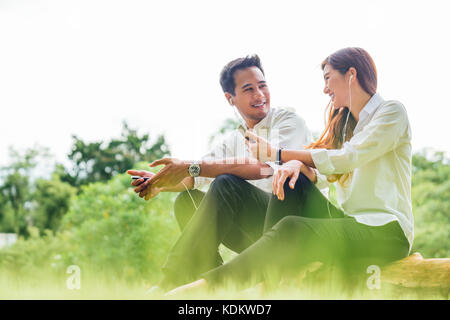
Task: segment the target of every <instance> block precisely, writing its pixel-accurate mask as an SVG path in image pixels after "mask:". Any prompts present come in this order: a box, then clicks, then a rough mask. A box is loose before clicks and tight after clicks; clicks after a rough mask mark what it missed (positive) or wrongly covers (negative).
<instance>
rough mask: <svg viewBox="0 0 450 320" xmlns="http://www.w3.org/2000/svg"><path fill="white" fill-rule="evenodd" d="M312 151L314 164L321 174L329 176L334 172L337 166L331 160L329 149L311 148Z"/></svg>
mask: <svg viewBox="0 0 450 320" xmlns="http://www.w3.org/2000/svg"><path fill="white" fill-rule="evenodd" d="M310 152H311V158H312V159H313V162H314V165H315V166H316V168H317V170H319V172H320V173H321V174H324V175H327V176H328V175H331V174H333V173H334V170H335V168H334V166H333V164H332V163H331V161H330V157H329V156H328V150H327V149H311V150H310Z"/></svg>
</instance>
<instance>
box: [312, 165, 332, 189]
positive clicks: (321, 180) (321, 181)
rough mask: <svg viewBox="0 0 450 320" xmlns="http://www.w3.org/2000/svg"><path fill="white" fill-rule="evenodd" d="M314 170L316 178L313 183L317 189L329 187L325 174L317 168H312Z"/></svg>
mask: <svg viewBox="0 0 450 320" xmlns="http://www.w3.org/2000/svg"><path fill="white" fill-rule="evenodd" d="M314 171H315V172H316V178H317V180H316V183H315V185H316V187H317V189H325V188H327V187H329V186H330V182H328V180H327V176H325V175H323V174H320V172H319V170H317V169H314Z"/></svg>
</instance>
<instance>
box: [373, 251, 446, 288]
mask: <svg viewBox="0 0 450 320" xmlns="http://www.w3.org/2000/svg"><path fill="white" fill-rule="evenodd" d="M381 282H384V283H390V284H394V285H401V286H403V287H406V288H442V289H447V290H448V289H449V288H450V259H448V258H447V259H424V258H423V257H422V255H421V254H420V253H418V252H416V253H414V254H412V255H410V256H409V257H406V258H404V259H402V260H399V261H395V262H393V263H391V264H389V265H387V266H386V267H384V268H382V269H381Z"/></svg>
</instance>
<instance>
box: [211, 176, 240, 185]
mask: <svg viewBox="0 0 450 320" xmlns="http://www.w3.org/2000/svg"><path fill="white" fill-rule="evenodd" d="M243 181H245V180H244V179H242V178H239V177H238V176H235V175H234V174H228V173H226V174H221V175H219V176H217V177H216V178H215V179H214V181H213V182H212V184H211V187H212V188H226V187H229V186H232V185H236V184H238V183H241V182H243Z"/></svg>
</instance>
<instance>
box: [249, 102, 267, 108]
mask: <svg viewBox="0 0 450 320" xmlns="http://www.w3.org/2000/svg"><path fill="white" fill-rule="evenodd" d="M265 105H266V102H262V103H260V104H252V107H253V108H256V109H258V108H263V107H264V106H265Z"/></svg>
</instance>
